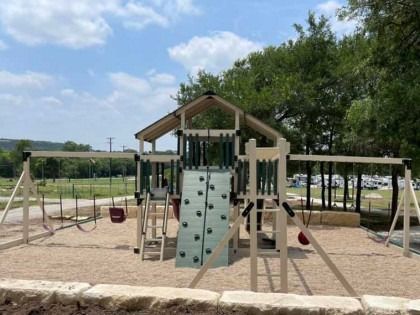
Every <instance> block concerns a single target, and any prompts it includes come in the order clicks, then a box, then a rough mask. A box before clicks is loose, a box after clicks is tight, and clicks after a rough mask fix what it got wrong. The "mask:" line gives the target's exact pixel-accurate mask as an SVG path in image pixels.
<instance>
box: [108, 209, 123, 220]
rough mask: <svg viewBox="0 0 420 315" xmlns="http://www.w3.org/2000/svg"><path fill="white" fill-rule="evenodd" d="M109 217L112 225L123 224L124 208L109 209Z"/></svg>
mask: <svg viewBox="0 0 420 315" xmlns="http://www.w3.org/2000/svg"><path fill="white" fill-rule="evenodd" d="M109 217H110V218H111V222H112V223H123V222H124V221H125V219H126V218H127V215H126V214H125V212H124V208H120V207H109Z"/></svg>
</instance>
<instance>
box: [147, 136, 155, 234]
mask: <svg viewBox="0 0 420 315" xmlns="http://www.w3.org/2000/svg"><path fill="white" fill-rule="evenodd" d="M155 153H156V140H153V141H152V154H155ZM157 170H158V164H157V162H154V163H152V187H153V188H156V187H157V178H156V176H154V175H155V174H156V173H157ZM151 210H152V211H150V212H151V213H152V238H156V202H153V203H152V209H151ZM144 219H145V220H148V218H147V217H145V218H144Z"/></svg>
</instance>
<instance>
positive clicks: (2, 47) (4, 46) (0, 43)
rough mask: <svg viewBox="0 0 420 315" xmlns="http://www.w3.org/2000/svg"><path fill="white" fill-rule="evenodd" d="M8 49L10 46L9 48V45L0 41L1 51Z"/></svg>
mask: <svg viewBox="0 0 420 315" xmlns="http://www.w3.org/2000/svg"><path fill="white" fill-rule="evenodd" d="M8 48H9V46H7V44H6V43H5V42H4V41H2V40H1V39H0V51H1V50H6V49H8Z"/></svg>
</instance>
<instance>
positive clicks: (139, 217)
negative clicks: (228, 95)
mask: <svg viewBox="0 0 420 315" xmlns="http://www.w3.org/2000/svg"><path fill="white" fill-rule="evenodd" d="M143 154H144V140H143V138H142V139H140V142H139V155H140V159H139V160H138V161H137V162H136V163H137V187H136V189H137V191H138V192H139V193H140V196H141V195H142V194H143V191H142V189H143V188H144V186H145V183H144V180H143V177H144V174H143V172H142V171H143V170H142V166H143V163H142V162H143V161H142V157H143ZM140 187H141V188H140ZM142 212H143V210H142V205H141V203H139V202H138V201H137V235H136V247H135V248H134V252H135V253H140V246H141V238H142V226H143V225H142Z"/></svg>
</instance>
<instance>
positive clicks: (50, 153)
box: [29, 151, 134, 159]
mask: <svg viewBox="0 0 420 315" xmlns="http://www.w3.org/2000/svg"><path fill="white" fill-rule="evenodd" d="M29 152H30V153H31V157H43V158H47V157H55V158H85V159H92V158H112V159H134V153H123V152H66V151H29Z"/></svg>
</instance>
